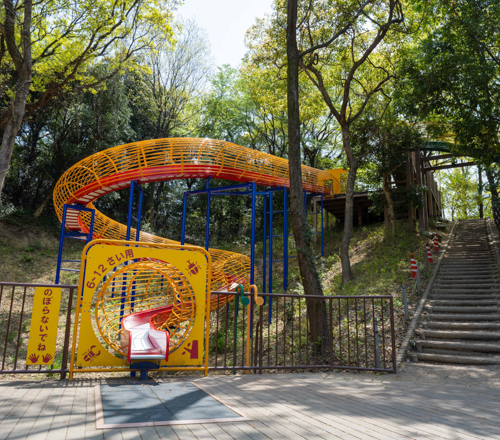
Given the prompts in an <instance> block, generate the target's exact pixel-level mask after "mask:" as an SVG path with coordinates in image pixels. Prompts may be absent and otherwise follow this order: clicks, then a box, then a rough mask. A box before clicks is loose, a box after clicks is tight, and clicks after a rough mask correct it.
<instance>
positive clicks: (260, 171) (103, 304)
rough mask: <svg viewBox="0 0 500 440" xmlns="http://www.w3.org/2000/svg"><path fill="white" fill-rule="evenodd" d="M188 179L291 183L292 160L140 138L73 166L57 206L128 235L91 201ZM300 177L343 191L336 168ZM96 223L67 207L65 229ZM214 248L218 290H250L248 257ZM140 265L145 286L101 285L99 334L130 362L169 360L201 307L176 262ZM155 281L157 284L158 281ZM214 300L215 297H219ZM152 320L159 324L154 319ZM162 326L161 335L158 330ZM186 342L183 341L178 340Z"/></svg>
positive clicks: (318, 188) (323, 189) (102, 233)
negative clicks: (161, 322) (118, 298)
mask: <svg viewBox="0 0 500 440" xmlns="http://www.w3.org/2000/svg"><path fill="white" fill-rule="evenodd" d="M186 178H218V179H226V180H232V181H236V182H255V183H256V184H259V185H265V186H280V187H289V176H288V161H287V160H286V159H282V158H278V157H276V156H272V155H269V154H266V153H263V152H260V151H257V150H252V149H249V148H245V147H241V146H239V145H235V144H232V143H229V142H224V141H218V140H212V139H196V138H171V139H157V140H149V141H141V142H135V143H131V144H126V145H121V146H118V147H114V148H110V149H108V150H104V151H101V152H99V153H96V154H94V155H92V156H89V157H87V158H85V159H83V160H81V161H80V162H78V163H77V164H75V165H74V166H72V167H71V168H70V169H69V170H68V171H66V172H65V173H64V174H63V176H62V177H61V178H60V179H59V181H58V182H57V184H56V186H55V189H54V206H55V210H56V213H57V215H58V217H59V219H60V220H61V221H62V218H63V210H64V205H65V204H66V205H72V204H78V205H83V206H86V207H87V208H90V209H93V210H95V217H94V228H93V237H94V238H102V239H110V240H126V239H127V238H128V237H127V227H126V226H125V225H123V224H120V223H118V222H117V221H114V220H112V219H111V218H109V217H107V216H105V215H104V214H102V213H100V212H99V211H98V210H97V209H96V208H95V206H94V204H93V202H94V201H95V200H97V199H98V198H99V197H101V196H103V195H105V194H109V193H111V192H113V191H117V190H120V189H124V188H127V187H130V185H131V184H132V182H137V183H139V184H140V183H148V182H156V181H162V180H172V179H186ZM302 180H303V188H304V189H305V190H307V191H310V192H314V193H321V194H332V193H338V192H339V189H340V183H339V181H338V179H336V178H335V177H334V176H333V175H332V174H331V173H329V172H328V171H321V170H318V169H315V168H311V167H307V166H302ZM90 223H91V214H90V212H88V211H75V210H68V211H67V215H66V220H65V225H64V226H65V227H66V228H67V229H68V230H70V231H75V232H82V233H89V230H90ZM129 236H134V237H135V236H136V231H135V230H134V229H132V231H131V234H130V235H129ZM139 241H141V242H149V243H163V244H178V242H176V241H173V240H169V239H165V238H161V237H157V236H155V235H152V234H149V233H146V232H143V231H140V233H139ZM208 252H209V253H210V256H211V259H212V273H211V286H212V289H213V290H214V291H222V290H226V291H232V289H233V288H234V285H235V283H236V284H242V285H243V286H244V287H245V290H248V289H249V287H250V276H249V275H250V260H249V258H248V257H246V256H244V255H241V254H238V253H235V252H229V251H223V250H218V249H209V250H208ZM134 264H138V265H139V266H138V269H137V272H140V273H143V274H144V277H145V278H144V282H143V283H142V284H141V283H140V282H138V280H139V278H137V279H136V276H134V281H133V282H130V280H128V278H126V277H125V275H124V278H123V279H121V280H120V279H118V278H116V277H115V278H114V281H113V283H114V284H112V285H108V284H109V283H106V285H105V286H103V287H102V289H101V291H100V293H99V300H98V301H97V303H96V306H95V308H96V310H95V315H96V321H97V323H98V328H99V331H100V333H101V335H102V337H103V338H104V340H105V341H106V342H107V343H108V344H109V345H110V346H111V347H112V348H113V349H114V350H115V351H117V352H119V353H121V354H123V355H127V357H128V359H129V361H130V359H131V358H134V357H137V356H139V357H140V356H142V357H143V358H148V356H156V358H157V359H159V358H160V357H161V358H165V359H167V358H168V352H169V349H168V347H169V335H168V333H170V350H172V347H174V348H175V347H176V346H177V343H176V342H175V341H176V337H175V335H176V332H180V331H181V330H182V329H184V330H183V331H184V333H185V332H186V331H187V330H186V329H187V326H186V325H185V324H183V322H185V321H187V320H189V319H191V320H193V319H194V312H193V309H194V308H195V306H196V305H195V301H194V298H193V297H192V295H191V296H189V295H190V294H189V292H187V290H189V280H188V279H187V278H186V274H182V273H180V272H179V271H178V270H177V269H176V268H175V267H174V266H173V265H172V264H171V263H166V262H161V261H158V260H155V261H150V262H147V261H141V262H138V263H134ZM128 267H129V268H130V266H128ZM193 270H196V269H195V268H193ZM128 273H130V269H129V272H128ZM151 273H154V274H155V275H151ZM158 274H159V275H158ZM127 276H128V275H127ZM158 276H160V277H161V283H160V281H158V280H159V279H160V278H154V277H158ZM147 277H149V278H147ZM153 278H154V279H155V280H156V281H155V282H153V283H152V282H151V280H152V279H153ZM148 280H149V281H148ZM125 283H127V285H128V287H127V295H126V296H125V297H123V296H122V300H121V302H120V301H116V298H115V297H114V292H115V290H116V289H118V288H119V286H121V285H125ZM137 283H139V284H137ZM160 284H161V288H160V287H159V285H160ZM164 284H165V285H164ZM132 285H133V287H131V286H132ZM148 289H149V290H148ZM155 289H156V290H155ZM141 292H142V293H141ZM165 292H166V293H165ZM186 292H187V293H186ZM186 295H187V296H186ZM183 297H185V300H183V301H180V300H179V298H183ZM141 298H142V299H141ZM211 300H212V302H213V301H215V298H211ZM141 301H142V302H141ZM218 301H219V300H217V302H216V303H213V304H212V306H211V310H214V309H215V308H218V307H221V306H222V305H224V304H225V303H224V304H222V303H219V302H218ZM124 303H125V306H126V308H127V310H128V312H129V314H128V316H126V317H124V314H123V310H124ZM165 304H169V305H167V306H165ZM169 307H170V308H169ZM189 308H190V309H191V310H188V309H189ZM161 316H162V317H164V319H165V321H164V325H163V328H162V329H161V330H159V329H158V326H157V324H158V322H156V321H158V317H161ZM153 321H154V322H155V323H156V324H155V325H153V324H151V322H153ZM160 327H161V326H160ZM164 330H168V331H164ZM160 331H161V332H162V333H163V335H160V334H159V333H158V332H160ZM122 332H124V337H123V338H121V335H122ZM165 333H167V335H166V336H164V335H165ZM165 338H166V339H165ZM181 339H182V338H177V341H178V342H179V341H180V340H181ZM172 342H174V343H173V345H172Z"/></svg>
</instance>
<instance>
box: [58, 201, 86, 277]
mask: <svg viewBox="0 0 500 440" xmlns="http://www.w3.org/2000/svg"><path fill="white" fill-rule="evenodd" d="M68 209H73V210H74V211H78V212H81V211H84V212H90V229H89V232H88V233H84V232H66V231H65V229H66V217H67V211H68ZM94 219H95V210H94V209H91V208H87V207H85V206H83V205H78V204H77V205H68V204H64V207H63V218H62V223H61V233H60V235H59V251H58V253H57V267H56V280H55V283H56V284H59V281H60V274H61V270H66V271H70V272H80V270H78V269H67V268H62V267H61V265H62V263H76V262H78V261H77V260H63V259H62V253H63V247H64V239H65V238H74V239H77V240H85V242H86V243H90V242H91V241H92V239H93V237H94ZM84 237H85V238H84Z"/></svg>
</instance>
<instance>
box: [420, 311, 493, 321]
mask: <svg viewBox="0 0 500 440" xmlns="http://www.w3.org/2000/svg"><path fill="white" fill-rule="evenodd" d="M428 316H429V317H430V318H431V319H432V321H473V322H474V321H500V315H468V314H465V313H464V314H453V315H448V314H446V315H445V314H438V313H433V314H431V315H428Z"/></svg>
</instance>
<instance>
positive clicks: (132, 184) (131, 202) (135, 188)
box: [112, 181, 144, 328]
mask: <svg viewBox="0 0 500 440" xmlns="http://www.w3.org/2000/svg"><path fill="white" fill-rule="evenodd" d="M136 191H137V192H138V193H139V200H138V203H137V217H135V216H134V215H133V210H134V196H135V192H136ZM143 194H144V190H143V188H142V187H141V185H139V184H138V183H137V182H135V181H132V182H130V195H129V199H128V217H127V236H126V240H127V241H130V235H131V234H132V220H135V221H136V231H135V241H140V236H141V220H142V199H143ZM125 264H126V263H125ZM133 286H134V287H132V300H131V301H130V304H131V308H132V311H133V310H134V307H135V281H134V282H133ZM126 294H127V292H126V283H125V281H124V282H123V284H122V295H121V305H120V326H119V328H121V325H122V324H121V320H122V318H123V315H124V314H125V297H126ZM112 295H113V296H114V292H113V293H112Z"/></svg>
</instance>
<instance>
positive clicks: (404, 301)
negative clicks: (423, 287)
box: [403, 284, 409, 321]
mask: <svg viewBox="0 0 500 440" xmlns="http://www.w3.org/2000/svg"><path fill="white" fill-rule="evenodd" d="M403 303H404V306H405V320H406V321H408V320H409V318H408V301H407V299H406V284H403Z"/></svg>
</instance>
